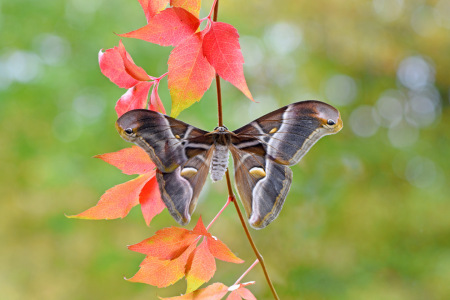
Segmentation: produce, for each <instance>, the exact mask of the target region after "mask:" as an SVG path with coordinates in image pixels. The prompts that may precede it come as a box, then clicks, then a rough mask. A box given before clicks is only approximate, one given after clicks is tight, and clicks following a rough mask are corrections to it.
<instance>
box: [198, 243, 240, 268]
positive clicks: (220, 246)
mask: <svg viewBox="0 0 450 300" xmlns="http://www.w3.org/2000/svg"><path fill="white" fill-rule="evenodd" d="M207 242H208V248H209V251H210V252H211V254H212V255H213V256H214V257H215V258H217V259H220V260H223V261H228V262H232V263H235V264H241V263H243V262H244V261H243V260H242V259H240V258H239V257H237V256H236V255H234V253H233V252H231V250H230V249H229V248H228V247H227V246H226V245H225V244H224V243H222V242H221V241H220V240H218V239H216V238H215V237H208V238H207Z"/></svg>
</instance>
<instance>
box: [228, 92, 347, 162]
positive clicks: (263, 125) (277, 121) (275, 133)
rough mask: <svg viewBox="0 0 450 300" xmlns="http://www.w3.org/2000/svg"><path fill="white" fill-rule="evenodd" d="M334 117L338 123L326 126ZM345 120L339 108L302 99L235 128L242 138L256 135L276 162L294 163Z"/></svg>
mask: <svg viewBox="0 0 450 300" xmlns="http://www.w3.org/2000/svg"><path fill="white" fill-rule="evenodd" d="M328 120H333V121H334V122H335V125H332V126H331V125H327V121H328ZM341 128H342V120H341V118H340V115H339V112H338V111H337V109H335V108H334V107H332V106H331V105H328V104H326V103H323V102H320V101H314V100H311V101H302V102H297V103H293V104H290V105H287V106H285V107H282V108H280V109H278V110H275V111H273V112H271V113H269V114H267V115H265V116H262V117H260V118H258V119H256V120H255V121H253V122H251V123H249V124H248V125H245V126H244V127H242V128H240V129H238V130H235V131H234V133H235V134H236V135H237V136H238V137H240V138H244V137H254V138H256V139H258V140H259V141H260V142H261V144H263V145H264V147H265V150H266V154H267V155H268V156H269V157H270V158H271V159H272V160H274V161H275V162H277V163H280V164H284V165H294V164H296V163H298V162H299V161H300V159H301V158H302V157H303V156H304V155H305V154H306V153H307V152H308V150H309V149H310V148H311V147H312V146H313V145H314V144H315V143H316V142H317V141H318V140H319V139H320V138H321V137H323V136H325V135H327V134H333V133H336V132H338V131H339V130H340V129H341Z"/></svg>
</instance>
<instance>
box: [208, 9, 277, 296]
mask: <svg viewBox="0 0 450 300" xmlns="http://www.w3.org/2000/svg"><path fill="white" fill-rule="evenodd" d="M213 7H214V16H213V21H214V22H216V21H217V14H218V10H219V0H215V1H214V4H213ZM216 87H217V110H218V123H219V126H223V118H222V93H221V89H220V78H219V75H218V74H217V73H216ZM225 177H226V180H227V187H228V199H229V200H230V201H231V202H233V204H234V207H235V208H236V212H237V214H238V216H239V220H240V221H241V224H242V227H243V228H244V231H245V235H246V236H247V239H248V241H249V242H250V245H251V247H252V249H253V252H254V253H255V255H256V258H257V259H258V261H259V263H260V264H261V267H262V269H263V272H264V276H265V277H266V281H267V284H268V285H269V288H270V290H271V292H272V295H273V298H274V299H275V300H279V298H278V295H277V292H276V290H275V287H274V286H273V284H272V281H271V280H270V277H269V273H268V272H267V268H266V265H265V263H264V260H263V257H262V256H261V254H260V253H259V251H258V249H257V248H256V245H255V243H254V242H253V239H252V236H251V235H250V231H249V230H248V227H247V224H246V223H245V219H244V217H243V216H242V212H241V210H240V208H239V204H238V203H237V201H236V197H235V196H234V193H233V189H232V188H231V180H230V173H229V172H228V170H227V171H226V172H225Z"/></svg>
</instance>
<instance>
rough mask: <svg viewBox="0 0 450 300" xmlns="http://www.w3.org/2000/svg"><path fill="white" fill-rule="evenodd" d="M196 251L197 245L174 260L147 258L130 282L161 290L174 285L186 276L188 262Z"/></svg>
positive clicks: (193, 245)
mask: <svg viewBox="0 0 450 300" xmlns="http://www.w3.org/2000/svg"><path fill="white" fill-rule="evenodd" d="M194 249H195V244H192V245H191V246H190V247H189V248H187V249H186V251H185V252H183V254H181V255H180V256H179V257H177V258H176V259H173V260H159V259H157V258H155V257H151V256H147V257H146V258H145V259H144V261H143V262H142V263H141V265H140V269H139V271H138V272H137V273H136V274H135V275H134V276H133V277H132V278H130V279H129V280H130V281H133V282H142V283H146V284H150V285H154V286H157V287H159V288H162V287H166V286H169V285H171V284H174V283H175V282H177V281H178V280H180V279H181V278H183V276H184V275H185V272H186V263H187V260H188V258H189V256H190V254H191V253H192V251H194Z"/></svg>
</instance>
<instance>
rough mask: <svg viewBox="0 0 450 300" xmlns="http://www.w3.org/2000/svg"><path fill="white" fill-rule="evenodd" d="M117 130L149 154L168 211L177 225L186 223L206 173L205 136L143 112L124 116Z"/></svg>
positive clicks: (208, 150) (209, 141)
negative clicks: (155, 168)
mask: <svg viewBox="0 0 450 300" xmlns="http://www.w3.org/2000/svg"><path fill="white" fill-rule="evenodd" d="M116 127H117V130H118V131H119V133H120V135H121V136H122V137H123V138H124V139H125V140H127V141H130V142H133V143H136V144H137V145H138V146H140V147H141V148H142V149H144V150H145V151H146V152H147V153H148V154H149V156H150V158H151V159H152V161H153V162H154V163H155V165H156V167H157V169H158V170H157V174H156V179H157V181H158V184H159V189H160V192H161V198H162V200H163V201H164V203H165V205H166V207H167V209H168V210H169V212H170V214H171V215H172V217H173V218H174V219H175V220H176V221H177V222H178V223H180V224H182V225H185V224H187V223H189V221H190V216H191V214H192V212H193V211H194V209H195V205H196V203H197V199H198V196H199V194H200V191H201V189H202V187H203V185H204V183H205V181H206V177H207V175H208V171H209V164H210V161H211V154H212V149H213V148H212V144H213V140H212V138H211V137H210V136H208V135H206V134H207V133H208V132H206V131H204V130H201V129H198V128H196V127H194V126H191V125H188V124H186V123H184V122H181V121H179V120H176V119H174V118H171V117H168V116H165V115H163V114H160V113H158V112H155V111H151V110H145V109H137V110H132V111H129V112H127V113H125V114H124V115H122V116H121V117H120V118H119V119H118V120H117V122H116Z"/></svg>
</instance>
